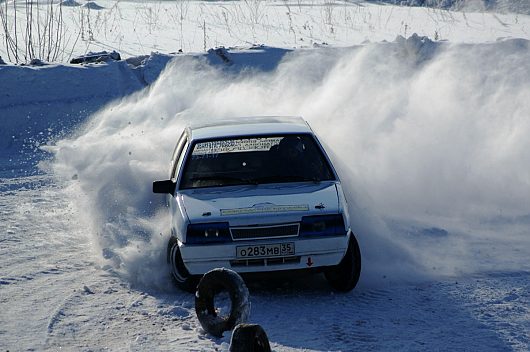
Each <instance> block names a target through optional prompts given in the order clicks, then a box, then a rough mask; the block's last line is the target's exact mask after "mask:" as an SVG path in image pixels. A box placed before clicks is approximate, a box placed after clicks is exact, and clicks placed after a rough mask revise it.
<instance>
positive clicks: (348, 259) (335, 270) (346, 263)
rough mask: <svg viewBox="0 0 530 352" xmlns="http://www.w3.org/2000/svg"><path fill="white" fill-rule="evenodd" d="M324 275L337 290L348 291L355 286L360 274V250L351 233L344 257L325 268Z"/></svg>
mask: <svg viewBox="0 0 530 352" xmlns="http://www.w3.org/2000/svg"><path fill="white" fill-rule="evenodd" d="M324 275H325V276H326V279H327V280H328V283H329V285H330V286H331V287H333V288H334V289H335V290H337V291H341V292H349V291H351V290H353V289H354V288H355V286H356V285H357V283H358V282H359V277H360V276H361V250H360V248H359V243H357V239H356V238H355V236H354V235H353V233H352V234H351V236H350V242H349V244H348V249H347V251H346V254H345V255H344V258H342V260H341V261H340V263H339V264H337V265H334V266H332V267H329V268H327V269H326V271H324Z"/></svg>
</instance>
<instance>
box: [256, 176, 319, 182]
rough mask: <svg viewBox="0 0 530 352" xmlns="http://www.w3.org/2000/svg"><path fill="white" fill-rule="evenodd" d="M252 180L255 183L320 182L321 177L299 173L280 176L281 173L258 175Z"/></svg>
mask: <svg viewBox="0 0 530 352" xmlns="http://www.w3.org/2000/svg"><path fill="white" fill-rule="evenodd" d="M250 181H252V182H254V183H255V184H260V183H283V182H307V181H312V182H316V183H318V182H320V178H318V177H305V176H299V175H287V176H279V175H273V176H263V177H256V178H253V179H251V180H250Z"/></svg>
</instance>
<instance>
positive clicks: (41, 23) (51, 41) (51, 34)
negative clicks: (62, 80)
mask: <svg viewBox="0 0 530 352" xmlns="http://www.w3.org/2000/svg"><path fill="white" fill-rule="evenodd" d="M19 13H22V14H23V15H22V16H19ZM0 22H1V28H0V30H1V31H2V32H3V36H4V46H5V51H6V53H7V56H8V60H9V61H12V62H15V63H21V62H29V61H31V60H33V59H42V60H46V61H56V60H57V59H58V57H59V55H60V54H61V53H62V52H64V45H65V41H64V38H65V26H64V21H63V5H62V3H59V4H54V2H53V1H49V2H48V3H46V4H43V3H42V2H39V0H18V1H17V0H12V1H10V2H8V1H6V0H4V1H1V0H0Z"/></svg>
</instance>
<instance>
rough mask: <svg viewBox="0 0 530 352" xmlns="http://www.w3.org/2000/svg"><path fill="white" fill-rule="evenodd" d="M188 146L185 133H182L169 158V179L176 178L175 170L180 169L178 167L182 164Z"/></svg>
mask: <svg viewBox="0 0 530 352" xmlns="http://www.w3.org/2000/svg"><path fill="white" fill-rule="evenodd" d="M187 147H188V136H187V135H186V133H183V134H182V136H181V137H180V140H179V142H178V143H177V146H176V147H175V150H174V151H173V157H172V158H171V162H172V167H171V177H170V178H171V179H172V180H176V178H177V176H178V175H177V170H180V167H181V165H182V161H183V160H184V156H185V154H186V149H187Z"/></svg>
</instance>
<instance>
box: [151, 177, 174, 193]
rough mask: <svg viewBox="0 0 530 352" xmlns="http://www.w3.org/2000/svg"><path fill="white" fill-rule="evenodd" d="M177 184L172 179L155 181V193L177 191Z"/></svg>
mask: <svg viewBox="0 0 530 352" xmlns="http://www.w3.org/2000/svg"><path fill="white" fill-rule="evenodd" d="M176 187H177V184H176V183H175V182H173V181H171V180H164V181H155V182H153V193H169V194H173V193H175V188H176Z"/></svg>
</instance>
